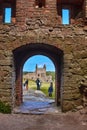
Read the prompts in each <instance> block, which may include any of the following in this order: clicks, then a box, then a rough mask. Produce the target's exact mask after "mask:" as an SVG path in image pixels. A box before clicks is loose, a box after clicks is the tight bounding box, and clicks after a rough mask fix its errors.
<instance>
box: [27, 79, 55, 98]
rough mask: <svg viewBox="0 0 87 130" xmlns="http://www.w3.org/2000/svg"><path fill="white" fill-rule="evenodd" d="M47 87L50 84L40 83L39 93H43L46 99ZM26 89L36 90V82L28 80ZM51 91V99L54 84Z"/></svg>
mask: <svg viewBox="0 0 87 130" xmlns="http://www.w3.org/2000/svg"><path fill="white" fill-rule="evenodd" d="M49 86H50V83H48V82H43V83H41V91H42V92H43V93H45V95H46V96H47V97H48V87H49ZM28 88H30V89H34V90H36V89H37V86H36V82H35V81H33V80H29V82H28ZM53 90H54V91H53V94H52V97H51V98H55V84H53Z"/></svg>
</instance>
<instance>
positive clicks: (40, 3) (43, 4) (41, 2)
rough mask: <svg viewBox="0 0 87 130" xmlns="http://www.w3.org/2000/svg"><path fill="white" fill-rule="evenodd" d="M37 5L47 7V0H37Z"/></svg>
mask: <svg viewBox="0 0 87 130" xmlns="http://www.w3.org/2000/svg"><path fill="white" fill-rule="evenodd" d="M35 7H36V8H43V7H45V0H35Z"/></svg>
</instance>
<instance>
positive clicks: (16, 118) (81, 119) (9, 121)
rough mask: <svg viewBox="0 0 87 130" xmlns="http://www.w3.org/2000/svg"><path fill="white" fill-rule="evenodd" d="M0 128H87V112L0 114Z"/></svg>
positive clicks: (29, 129)
mask: <svg viewBox="0 0 87 130" xmlns="http://www.w3.org/2000/svg"><path fill="white" fill-rule="evenodd" d="M0 130H87V113H84V112H83V113H81V112H68V113H59V114H50V115H49V114H45V115H24V114H1V113H0Z"/></svg>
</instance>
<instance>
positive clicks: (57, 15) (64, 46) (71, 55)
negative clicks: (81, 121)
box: [0, 0, 87, 111]
mask: <svg viewBox="0 0 87 130" xmlns="http://www.w3.org/2000/svg"><path fill="white" fill-rule="evenodd" d="M78 1H79V2H80V3H79V4H78ZM4 2H5V4H4ZM83 2H84V3H83ZM9 3H11V4H10V5H9V6H11V8H12V23H11V24H7V25H6V24H2V23H3V8H4V5H8V4H9ZM64 4H65V5H67V6H66V7H68V8H69V9H70V12H71V17H70V21H71V23H73V24H72V25H61V17H62V14H61V9H62V7H65V5H64ZM86 4H87V0H84V1H82V0H76V1H71V0H70V1H69V2H66V1H64V0H63V1H62V2H61V1H57V0H46V7H45V8H36V7H35V1H34V0H26V2H25V1H24V0H15V1H14V2H12V1H11V0H8V1H3V0H1V3H0V83H1V84H0V100H1V101H3V102H5V103H8V104H10V106H12V107H14V106H15V104H20V103H21V102H22V97H21V96H20V95H22V87H21V86H22V79H21V77H22V67H23V64H24V62H25V61H26V59H27V58H28V56H32V55H33V54H32V53H29V51H30V52H31V50H30V49H32V48H29V46H30V45H31V44H32V46H34V47H33V50H34V51H36V48H38V47H40V49H41V50H43V52H44V54H45V53H46V55H47V56H48V57H50V58H52V60H53V61H55V60H59V61H60V62H61V59H62V58H61V55H60V51H59V50H61V51H62V52H63V54H62V57H63V61H62V62H61V63H62V64H61V63H60V62H59V64H60V66H59V68H60V69H61V72H60V71H58V67H57V65H59V64H57V61H55V64H56V66H55V67H56V86H57V88H58V87H59V86H60V88H58V90H57V93H60V96H59V97H60V103H61V107H62V110H63V111H65V110H70V109H73V108H75V107H76V106H78V105H82V104H83V103H82V95H81V93H80V91H79V86H80V83H81V80H83V79H84V80H85V81H86V80H87V25H86V23H87V19H86V17H87V9H86V7H87V5H86ZM62 5H63V6H62ZM77 7H78V10H77ZM82 7H83V8H82ZM80 9H81V10H80ZM74 10H77V12H75V11H74ZM83 12H84V15H83ZM79 14H81V15H79ZM38 44H40V45H39V46H38ZM44 45H45V47H44ZM48 45H50V48H48ZM37 46H38V47H37ZM43 47H44V48H43ZM54 47H55V48H56V50H53V49H52V48H54ZM28 48H29V50H27V49H28ZM14 50H16V51H14ZM26 51H27V53H26ZM34 51H32V52H34ZM57 51H58V53H59V54H58V55H56V54H57ZM37 52H38V53H40V50H38V49H37ZM54 53H55V54H54ZM34 54H35V53H34ZM17 57H18V58H17ZM54 57H56V58H54ZM60 69H59V70H60ZM59 73H62V74H60V75H59ZM58 76H59V77H60V79H58ZM59 80H60V81H59ZM58 83H59V84H60V85H59V86H58ZM59 91H60V92H59Z"/></svg>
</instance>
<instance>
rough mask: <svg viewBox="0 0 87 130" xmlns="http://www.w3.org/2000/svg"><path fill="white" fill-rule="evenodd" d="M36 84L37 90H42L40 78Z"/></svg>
mask: <svg viewBox="0 0 87 130" xmlns="http://www.w3.org/2000/svg"><path fill="white" fill-rule="evenodd" d="M36 84H37V90H40V86H41V82H40V80H39V78H37V80H36Z"/></svg>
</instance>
